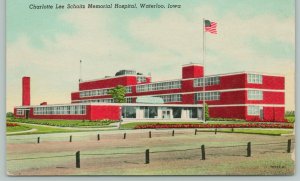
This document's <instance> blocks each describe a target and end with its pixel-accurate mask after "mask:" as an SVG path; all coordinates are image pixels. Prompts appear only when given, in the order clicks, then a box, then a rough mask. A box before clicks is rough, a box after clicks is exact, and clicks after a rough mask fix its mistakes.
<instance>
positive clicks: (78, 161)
mask: <svg viewBox="0 0 300 181" xmlns="http://www.w3.org/2000/svg"><path fill="white" fill-rule="evenodd" d="M76 168H80V151H77V152H76Z"/></svg>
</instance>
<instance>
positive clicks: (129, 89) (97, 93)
mask: <svg viewBox="0 0 300 181" xmlns="http://www.w3.org/2000/svg"><path fill="white" fill-rule="evenodd" d="M109 90H110V89H97V90H90V91H83V92H80V97H81V98H82V97H93V96H105V95H108V92H109ZM125 90H126V94H128V93H132V87H125Z"/></svg>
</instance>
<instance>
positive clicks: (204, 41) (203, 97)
mask: <svg viewBox="0 0 300 181" xmlns="http://www.w3.org/2000/svg"><path fill="white" fill-rule="evenodd" d="M205 45H206V40H205V19H204V18H203V47H202V48H203V81H202V83H203V96H202V99H203V121H204V122H206V119H205Z"/></svg>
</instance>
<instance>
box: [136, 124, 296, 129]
mask: <svg viewBox="0 0 300 181" xmlns="http://www.w3.org/2000/svg"><path fill="white" fill-rule="evenodd" d="M161 128H294V126H293V124H282V123H247V124H160V123H157V124H144V125H137V126H135V127H134V129H161Z"/></svg>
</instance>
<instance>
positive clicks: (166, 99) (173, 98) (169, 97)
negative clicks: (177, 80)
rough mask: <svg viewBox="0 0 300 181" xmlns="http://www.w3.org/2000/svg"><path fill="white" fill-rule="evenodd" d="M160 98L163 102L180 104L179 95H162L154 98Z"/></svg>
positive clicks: (180, 98)
mask: <svg viewBox="0 0 300 181" xmlns="http://www.w3.org/2000/svg"><path fill="white" fill-rule="evenodd" d="M155 97H160V98H162V99H163V100H164V102H181V101H182V96H181V95H180V94H172V95H164V96H155Z"/></svg>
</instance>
